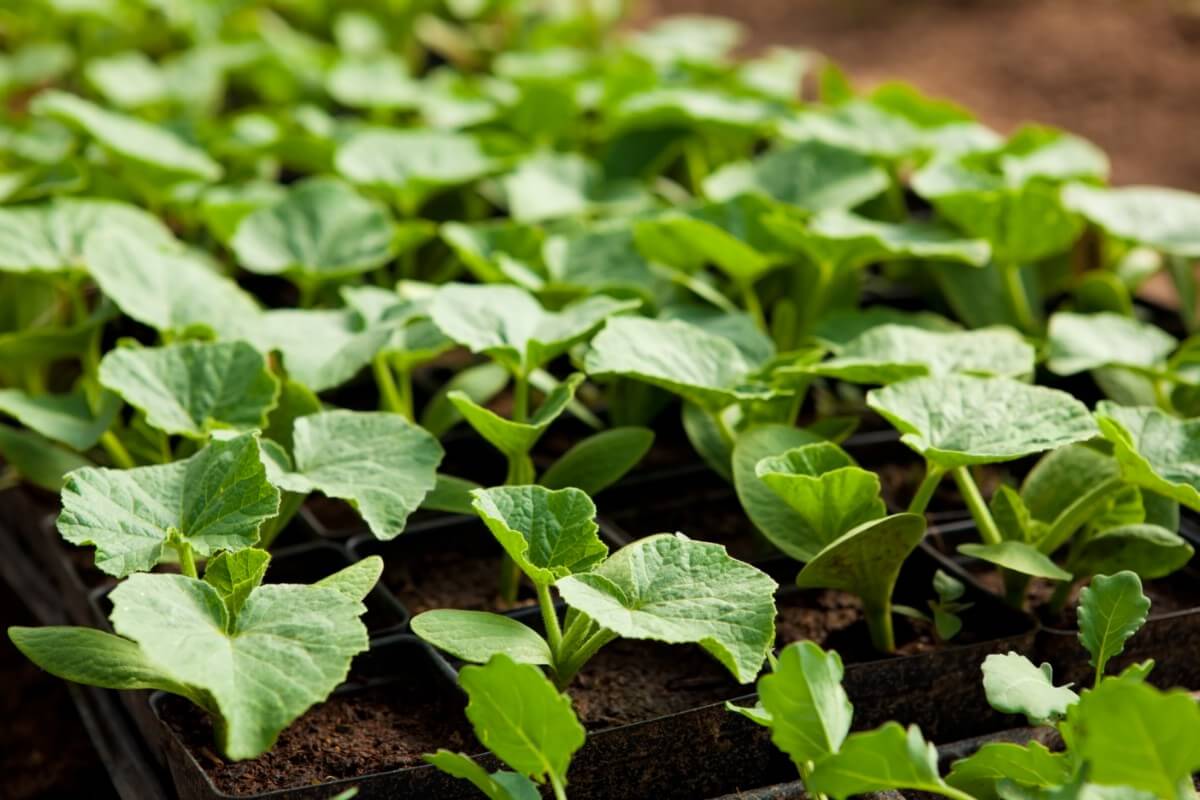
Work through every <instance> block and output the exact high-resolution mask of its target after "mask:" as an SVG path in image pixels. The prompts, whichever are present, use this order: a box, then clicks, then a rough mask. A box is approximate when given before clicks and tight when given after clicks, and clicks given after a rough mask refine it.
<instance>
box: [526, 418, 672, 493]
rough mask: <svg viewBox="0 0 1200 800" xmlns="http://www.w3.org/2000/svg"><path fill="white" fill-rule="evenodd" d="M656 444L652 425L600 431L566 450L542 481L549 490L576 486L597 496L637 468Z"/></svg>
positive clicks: (540, 481) (547, 471) (545, 473)
mask: <svg viewBox="0 0 1200 800" xmlns="http://www.w3.org/2000/svg"><path fill="white" fill-rule="evenodd" d="M652 444H654V431H652V430H650V429H649V428H638V427H633V426H629V427H621V428H610V429H609V430H606V431H600V432H599V433H596V434H593V435H591V436H589V437H587V438H586V439H584V440H582V441H580V442H579V443H577V444H575V445H574V446H573V447H572V448H571V449H570V450H568V451H567V452H565V453H563V455H562V456H561V457H560V458H559V459H558V460H557V461H555V462H554V463H553V464H552V465H550V468H549V469H547V470H546V471H545V472H544V473H542V477H541V478H540V479H539V481H538V482H539V483H540V484H541V485H542V486H545V487H546V488H548V489H563V488H566V487H568V486H573V487H575V488H576V489H582V490H583V491H585V492H587V493H588V494H589V495H595V494H597V493H599V492H601V491H603V490H604V489H606V488H608V487H609V486H611V485H612V484H614V483H616V482H617V481H618V480H620V479H621V478H622V477H624V476H625V474H626V473H628V472H629V471H630V470H631V469H633V468H634V467H636V466H637V465H638V462H640V461H641V460H642V456H644V455H646V453H647V452H648V451H649V450H650V446H651V445H652Z"/></svg>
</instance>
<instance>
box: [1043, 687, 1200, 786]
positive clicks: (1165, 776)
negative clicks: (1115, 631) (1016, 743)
mask: <svg viewBox="0 0 1200 800" xmlns="http://www.w3.org/2000/svg"><path fill="white" fill-rule="evenodd" d="M1066 728H1067V731H1068V732H1069V734H1070V735H1069V738H1068V747H1069V748H1070V750H1071V752H1072V753H1073V754H1074V755H1075V756H1076V757H1077V758H1079V759H1080V760H1081V761H1083V762H1084V763H1085V764H1086V765H1087V767H1088V768H1089V772H1088V779H1089V780H1091V781H1093V782H1095V783H1100V784H1108V785H1122V786H1128V787H1132V788H1134V789H1140V790H1142V791H1146V792H1152V793H1153V794H1154V795H1155V796H1156V797H1160V798H1163V797H1166V798H1175V797H1179V798H1182V797H1186V796H1187V794H1186V792H1188V791H1191V786H1190V784H1191V776H1192V774H1193V773H1195V772H1196V771H1197V770H1200V706H1197V704H1196V701H1195V699H1193V698H1192V697H1190V696H1189V695H1188V694H1187V693H1186V692H1183V691H1172V692H1162V691H1159V690H1157V689H1155V688H1153V687H1151V686H1149V685H1148V684H1146V683H1143V682H1141V681H1130V680H1114V679H1109V680H1105V681H1102V682H1101V684H1100V686H1099V687H1097V688H1096V689H1094V690H1092V691H1090V692H1085V693H1084V694H1083V697H1081V698H1080V700H1079V703H1078V704H1076V705H1075V707H1074V708H1072V709H1071V711H1070V712H1069V713H1068V716H1067V723H1066Z"/></svg>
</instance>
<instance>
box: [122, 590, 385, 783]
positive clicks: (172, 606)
mask: <svg viewBox="0 0 1200 800" xmlns="http://www.w3.org/2000/svg"><path fill="white" fill-rule="evenodd" d="M110 596H111V598H112V602H113V612H112V623H113V627H114V629H115V630H116V631H117V633H119V634H120V635H121V636H124V637H126V638H128V639H131V640H133V641H135V642H137V644H138V645H139V646H140V648H141V650H142V652H143V654H144V655H145V657H146V659H147V660H148V661H150V662H151V663H153V664H155V665H157V666H158V667H159V668H160V669H161V670H162V671H163V672H165V673H167V674H169V675H170V676H171V677H172V678H173V679H175V680H176V681H177V682H178V683H181V684H184V685H186V686H189V687H193V690H194V692H195V693H196V694H201V693H203V695H202V696H207V697H208V698H210V699H209V700H208V702H207V703H206V707H207V708H208V709H209V710H210V711H211V712H214V713H217V714H219V715H220V717H221V721H220V724H218V725H216V726H215V728H216V732H217V739H218V745H219V746H220V748H221V751H222V752H223V753H224V754H225V755H226V756H227V757H229V758H230V759H233V760H239V759H244V758H254V757H256V756H258V755H260V754H261V753H263V752H265V751H266V750H268V749H269V748H270V747H271V746H272V745H273V744H274V743H275V738H276V737H277V736H278V735H279V732H280V731H281V730H283V729H284V728H285V727H287V726H288V725H290V724H291V723H292V722H293V721H294V720H295V719H296V718H297V717H299V716H300V715H301V714H303V713H304V712H305V711H307V710H308V709H309V708H310V707H311V706H312V705H314V704H315V703H318V702H320V701H322V700H324V699H325V698H326V697H327V696H328V695H329V693H330V692H332V691H333V689H334V688H335V687H336V686H337V685H338V684H339V683H341V682H342V681H343V680H344V679H345V677H346V674H347V673H348V672H349V667H350V660H351V659H352V658H353V657H354V656H355V655H357V654H358V653H361V652H362V651H364V650H366V649H367V631H366V628H365V627H364V626H363V624H362V622H360V621H359V616H360V615H361V614H362V613H363V612H364V611H365V607H364V606H363V605H362V603H360V602H358V601H357V600H354V599H353V598H350V597H347V596H346V595H344V594H342V593H341V592H338V591H336V590H333V589H328V588H323V587H319V586H297V585H287V584H274V585H267V586H260V587H258V588H257V589H255V590H253V591H252V592H251V593H250V595H249V597H247V598H246V602H245V605H243V607H242V609H241V612H240V613H239V614H238V615H237V616H236V617H230V616H229V614H228V612H227V611H226V609H225V605H224V603H223V602H222V600H221V596H220V593H219V592H218V591H217V590H216V589H215V588H213V587H212V586H210V585H209V584H207V583H205V582H204V581H199V580H195V579H193V578H187V577H184V576H182V575H134V576H132V577H130V578H129V579H127V580H126V581H125V582H123V583H122V584H121V585H120V586H118V587H117V588H116V589H114V590H113V592H112V594H111V595H110Z"/></svg>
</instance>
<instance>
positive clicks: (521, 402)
mask: <svg viewBox="0 0 1200 800" xmlns="http://www.w3.org/2000/svg"><path fill="white" fill-rule="evenodd" d="M512 417H513V422H525V421H526V420H528V418H529V376H527V375H526V374H525V373H524V372H518V373H517V374H516V375H514V376H513V410H512Z"/></svg>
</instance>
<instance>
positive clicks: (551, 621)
mask: <svg viewBox="0 0 1200 800" xmlns="http://www.w3.org/2000/svg"><path fill="white" fill-rule="evenodd" d="M537 597H538V605H539V606H540V607H541V609H542V624H543V625H545V626H546V641H547V642H549V644H550V657H551V658H552V659H553V660H554V663H556V664H557V663H558V660H559V658H560V657H561V654H562V643H563V635H562V628H561V627H559V624H558V614H557V613H556V612H555V610H554V598H553V597H551V596H550V587H549V586H547V585H545V584H541V583H539V584H538V585H537Z"/></svg>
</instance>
